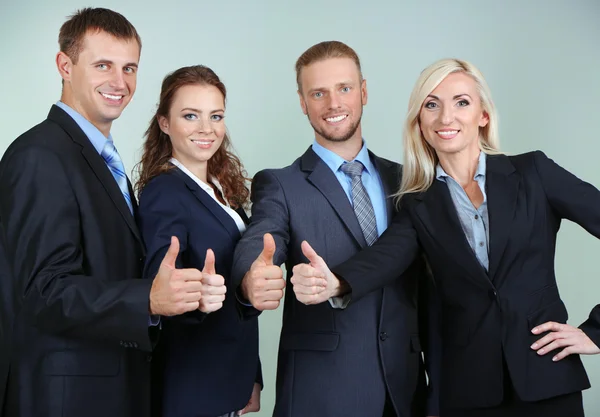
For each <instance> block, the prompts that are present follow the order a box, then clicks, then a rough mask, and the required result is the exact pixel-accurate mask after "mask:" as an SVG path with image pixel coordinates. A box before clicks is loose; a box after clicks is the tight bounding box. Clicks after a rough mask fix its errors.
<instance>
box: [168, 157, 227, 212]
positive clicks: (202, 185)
mask: <svg viewBox="0 0 600 417" xmlns="http://www.w3.org/2000/svg"><path fill="white" fill-rule="evenodd" d="M169 162H171V163H172V164H173V165H175V166H176V167H177V168H179V169H180V170H181V171H182V172H183V173H184V174H186V175H187V176H188V177H190V178H191V179H192V180H193V181H194V182H195V183H196V184H198V186H199V187H200V188H202V189H203V190H204V191H206V192H207V193H208V194H209V195H211V196H213V197H216V196H215V190H213V188H212V187H211V186H210V185H208V184H206V183H205V182H204V181H202V180H201V179H200V178H198V177H197V176H196V175H195V174H194V173H193V172H192V171H190V170H189V169H187V168H186V167H185V165H183V164H182V163H181V162H179V161H178V160H177V159H175V158H171V159H170V160H169ZM210 182H211V183H213V184H214V185H215V187H217V189H218V190H219V191H220V192H221V195H225V194H224V193H223V187H222V186H221V183H220V182H219V181H218V180H217V179H216V178H211V180H210ZM227 207H229V203H227Z"/></svg>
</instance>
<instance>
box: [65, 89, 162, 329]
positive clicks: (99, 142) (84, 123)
mask: <svg viewBox="0 0 600 417" xmlns="http://www.w3.org/2000/svg"><path fill="white" fill-rule="evenodd" d="M56 105H57V106H58V107H60V108H61V109H63V110H64V111H65V112H66V113H67V114H68V115H69V116H71V118H72V119H73V120H74V121H75V123H77V126H79V128H80V129H81V130H83V133H85V135H86V136H87V138H88V139H89V140H90V142H91V143H92V145H93V146H94V149H96V151H97V152H98V155H100V156H102V150H103V149H104V145H106V142H107V141H109V140H110V141H112V136H111V135H110V133H109V134H108V138H107V137H106V136H104V135H103V134H102V132H100V130H98V128H97V127H96V126H94V125H93V124H92V123H91V122H90V121H89V120H88V119H86V118H85V117H83V116H82V115H81V114H79V113H78V112H77V111H76V110H73V108H71V107H69V106H67V105H66V104H65V103H63V102H62V101H58V102H57V103H56ZM103 159H104V158H103ZM148 324H149V325H150V326H158V325H160V316H150V318H149V319H148Z"/></svg>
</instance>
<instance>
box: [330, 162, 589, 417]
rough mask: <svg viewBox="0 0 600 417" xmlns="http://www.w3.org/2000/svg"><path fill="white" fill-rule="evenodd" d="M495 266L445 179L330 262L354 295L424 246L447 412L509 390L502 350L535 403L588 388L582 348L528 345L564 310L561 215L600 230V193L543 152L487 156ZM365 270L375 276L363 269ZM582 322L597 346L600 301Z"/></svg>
mask: <svg viewBox="0 0 600 417" xmlns="http://www.w3.org/2000/svg"><path fill="white" fill-rule="evenodd" d="M486 194H487V198H488V210H489V228H490V232H489V235H490V253H489V260H490V263H489V273H488V272H486V271H485V269H483V268H482V267H481V266H480V264H479V263H478V261H477V259H476V257H475V255H474V252H473V251H472V250H471V248H470V246H469V244H468V242H467V240H466V238H465V235H464V233H463V231H462V229H461V226H460V222H459V220H458V216H457V214H456V210H455V209H454V207H453V205H452V200H451V197H450V194H449V191H448V188H447V186H446V185H445V184H443V183H442V182H440V181H434V182H433V185H432V186H431V188H429V190H427V191H426V192H424V193H421V194H416V195H408V196H406V197H405V199H404V200H403V201H402V204H403V206H402V207H403V209H402V210H401V211H400V214H399V215H398V216H396V217H395V218H394V221H393V224H392V225H391V226H390V228H389V229H388V231H387V232H386V233H385V234H384V235H382V236H381V238H380V239H379V241H378V242H377V243H376V244H375V245H373V246H372V247H370V248H368V249H366V250H365V251H363V252H361V253H360V254H358V255H357V256H356V257H354V258H353V259H351V260H349V261H348V262H346V263H344V264H342V265H340V266H338V267H335V268H333V272H334V273H336V274H337V275H339V276H341V277H343V279H345V280H346V281H347V282H348V283H349V284H350V286H351V288H352V297H353V299H355V300H356V299H360V298H361V297H363V296H368V294H370V293H371V291H373V290H375V289H376V288H378V287H380V286H382V285H385V284H387V283H389V282H390V281H393V280H394V279H395V278H394V277H395V276H396V275H397V274H398V272H399V271H402V270H403V269H404V268H405V267H406V266H407V265H408V264H409V262H410V261H411V254H413V253H416V252H417V251H418V249H419V246H420V247H421V248H422V249H423V251H424V252H425V254H426V256H427V258H428V260H429V263H430V264H431V267H432V268H433V273H434V277H435V282H436V285H437V288H438V292H439V296H440V299H441V306H440V309H441V324H442V326H441V336H442V346H441V358H440V363H441V381H440V395H441V408H442V413H441V414H442V415H443V410H444V409H445V408H450V407H452V408H453V407H461V408H475V407H490V406H495V405H498V404H499V403H500V402H501V401H502V398H503V382H504V379H503V378H505V377H507V376H506V375H503V356H504V358H505V360H506V363H507V366H508V371H509V373H510V378H511V380H512V383H513V384H514V387H515V389H516V391H517V394H518V395H519V397H520V398H522V399H523V400H525V401H536V400H541V399H546V398H550V397H554V396H558V395H561V394H566V393H571V392H575V391H580V390H582V389H585V388H588V387H589V386H590V384H589V381H588V378H587V376H586V373H585V370H584V368H583V366H582V364H581V360H580V358H579V356H578V355H571V356H568V357H567V358H565V359H563V360H561V361H559V362H556V363H555V362H552V356H553V355H551V354H549V355H545V356H539V355H538V354H537V353H536V352H535V351H533V350H532V349H530V345H532V344H533V342H534V341H536V340H537V339H539V338H540V336H539V335H538V336H535V335H533V334H532V333H531V329H533V327H535V326H536V325H539V324H542V323H544V322H546V321H550V320H552V321H557V322H561V323H565V322H566V321H567V318H568V315H567V310H566V309H565V305H564V304H563V302H562V301H561V298H560V296H559V291H558V288H557V286H556V277H555V272H554V252H555V244H556V234H557V232H558V229H559V226H560V223H561V220H562V219H569V220H572V221H574V222H576V223H578V224H580V225H581V226H583V227H584V228H585V229H586V230H587V231H589V232H590V233H592V234H593V235H594V236H596V237H600V209H599V207H600V192H598V190H597V189H596V188H594V187H593V186H592V185H590V184H588V183H585V182H583V181H581V180H580V179H578V178H577V177H575V176H574V175H572V174H570V173H569V172H567V171H566V170H564V169H562V168H561V167H559V166H558V165H557V164H555V163H554V162H553V161H552V160H550V159H548V158H547V157H546V156H545V155H544V154H543V153H542V152H539V151H538V152H532V153H527V154H523V155H517V156H510V157H508V156H504V155H498V156H488V160H487V171H486ZM365 275H368V276H369V278H370V279H369V280H365V279H364V276H365ZM581 328H582V329H583V330H584V331H585V332H586V334H587V335H588V336H589V337H590V338H591V339H592V340H593V341H594V342H595V343H596V344H598V345H600V308H599V307H598V306H596V307H595V308H594V310H593V311H592V314H591V315H590V318H589V320H588V321H586V322H585V323H584V324H583V325H582V326H581Z"/></svg>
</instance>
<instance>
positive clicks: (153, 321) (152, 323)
mask: <svg viewBox="0 0 600 417" xmlns="http://www.w3.org/2000/svg"><path fill="white" fill-rule="evenodd" d="M156 326H159V327H161V322H160V316H156V315H150V317H148V327H156Z"/></svg>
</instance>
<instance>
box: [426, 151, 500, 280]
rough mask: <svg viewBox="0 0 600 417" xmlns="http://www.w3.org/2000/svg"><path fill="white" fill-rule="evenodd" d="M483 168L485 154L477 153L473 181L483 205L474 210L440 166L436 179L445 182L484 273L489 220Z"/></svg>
mask: <svg viewBox="0 0 600 417" xmlns="http://www.w3.org/2000/svg"><path fill="white" fill-rule="evenodd" d="M485 168H486V154H485V153H484V152H480V153H479V162H478V164H477V171H475V176H474V177H473V179H474V180H475V181H477V184H478V185H479V189H480V190H481V193H482V194H483V203H481V205H480V206H479V208H475V206H473V203H471V200H469V197H468V196H467V193H466V192H465V190H464V189H463V188H462V187H461V186H460V184H459V183H458V182H456V180H455V179H454V178H452V177H451V176H449V175H448V174H446V172H445V171H444V169H443V168H442V166H441V165H440V164H438V165H437V167H436V173H435V174H436V175H435V177H436V179H437V180H439V181H442V182H445V183H446V185H447V186H448V190H449V191H450V196H451V197H452V202H453V203H454V207H455V209H456V213H457V214H458V218H459V219H460V224H461V226H462V229H463V232H464V233H465V236H466V238H467V241H468V242H469V246H471V249H473V252H474V253H475V256H476V257H477V260H478V261H479V263H480V264H481V266H483V267H484V268H485V269H486V271H487V270H488V268H489V240H490V231H489V219H488V207H487V195H486V194H485Z"/></svg>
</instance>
